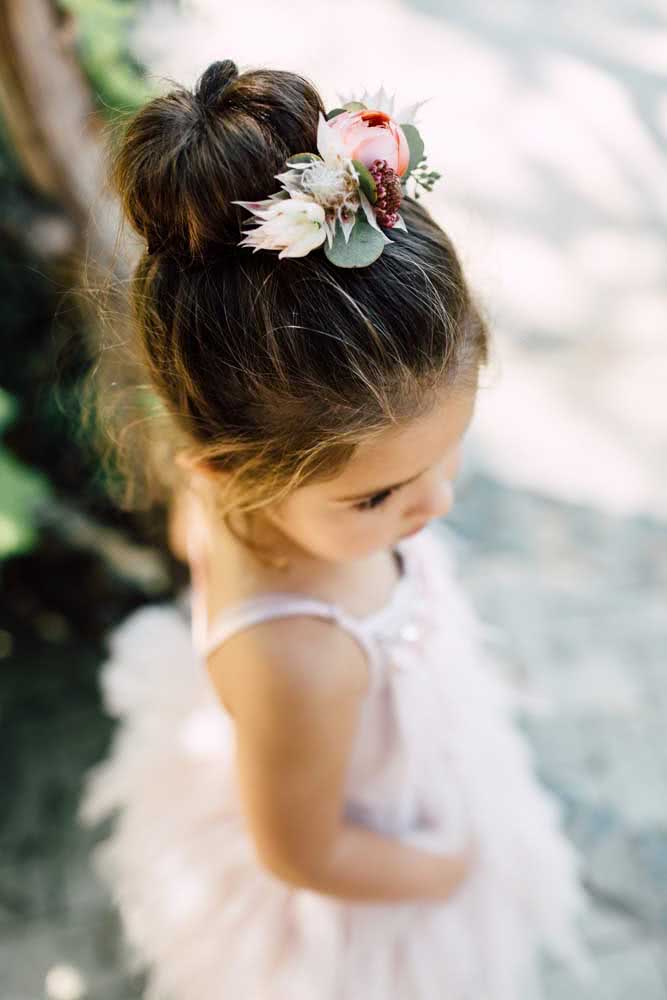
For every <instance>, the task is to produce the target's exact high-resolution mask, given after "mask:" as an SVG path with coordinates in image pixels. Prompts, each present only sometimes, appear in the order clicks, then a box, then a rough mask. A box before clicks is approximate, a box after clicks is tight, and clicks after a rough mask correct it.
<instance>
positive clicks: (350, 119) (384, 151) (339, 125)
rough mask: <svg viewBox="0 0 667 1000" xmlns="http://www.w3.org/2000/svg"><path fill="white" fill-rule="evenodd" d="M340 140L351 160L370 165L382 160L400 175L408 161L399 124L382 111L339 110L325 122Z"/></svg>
mask: <svg viewBox="0 0 667 1000" xmlns="http://www.w3.org/2000/svg"><path fill="white" fill-rule="evenodd" d="M329 127H330V128H332V129H335V130H336V132H338V133H339V137H340V138H341V139H342V142H343V146H344V147H345V152H346V154H347V156H349V157H350V159H351V160H359V161H360V162H361V163H363V164H364V166H365V167H370V166H371V165H372V164H373V162H374V161H375V160H386V161H387V165H388V166H389V167H391V169H392V170H394V171H395V172H396V173H397V174H398V176H399V177H400V176H401V175H402V174H404V173H405V171H406V170H407V169H408V164H409V163H410V147H409V145H408V140H407V139H406V137H405V132H404V131H403V129H402V128H401V126H400V125H397V124H396V122H395V121H394V120H393V119H392V118H390V117H389V115H388V114H385V112H384V111H372V110H370V109H369V108H365V109H364V110H363V111H343V112H342V113H341V114H339V115H336V117H335V118H332V119H331V121H330V122H329Z"/></svg>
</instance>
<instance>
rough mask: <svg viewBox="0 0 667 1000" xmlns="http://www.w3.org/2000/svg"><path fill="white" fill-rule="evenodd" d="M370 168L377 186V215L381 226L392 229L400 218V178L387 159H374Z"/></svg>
mask: <svg viewBox="0 0 667 1000" xmlns="http://www.w3.org/2000/svg"><path fill="white" fill-rule="evenodd" d="M368 169H369V171H370V173H371V176H372V178H373V180H374V181H375V187H376V188H377V201H376V202H375V204H374V205H373V209H374V210H375V217H376V219H377V221H378V223H379V224H380V225H381V226H384V227H385V228H386V229H390V228H391V227H392V226H393V225H394V224H395V223H396V221H397V220H398V209H399V206H400V204H401V199H402V197H403V195H402V192H401V182H400V179H399V177H398V175H397V174H396V171H395V170H392V168H391V167H390V166H389V165H388V163H387V161H386V160H373V163H372V164H371V166H370V167H369V168H368Z"/></svg>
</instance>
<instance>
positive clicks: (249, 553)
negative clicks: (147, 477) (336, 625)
mask: <svg viewBox="0 0 667 1000" xmlns="http://www.w3.org/2000/svg"><path fill="white" fill-rule="evenodd" d="M197 492H198V494H199V496H200V497H201V498H202V500H203V501H204V502H203V503H202V504H200V505H199V506H200V510H201V512H202V514H203V516H204V520H205V531H204V533H203V544H204V553H203V554H204V558H205V561H206V564H207V576H208V577H209V583H210V585H211V587H212V589H213V590H214V591H215V592H216V593H217V595H218V599H219V601H220V602H222V603H226V602H227V601H228V600H236V599H238V598H244V597H247V596H252V595H253V594H255V593H257V592H261V591H264V590H274V589H275V590H285V591H296V592H299V593H309V594H311V595H312V596H313V597H319V598H321V599H324V600H331V601H338V600H340V599H341V598H342V597H345V596H346V597H348V598H349V599H351V600H352V602H353V604H355V605H357V610H358V613H359V614H363V613H365V612H366V611H367V610H374V608H370V609H368V608H367V607H366V605H367V602H368V594H369V592H370V593H371V594H374V593H375V594H376V593H378V592H380V593H386V594H388V593H390V591H391V588H392V587H393V585H394V583H395V579H396V564H395V560H394V558H393V556H392V554H391V552H383V551H379V552H376V553H374V554H373V555H372V556H369V557H368V558H366V559H363V560H359V561H354V562H349V563H332V562H330V561H327V560H324V559H321V558H320V557H318V556H314V555H312V554H311V553H309V552H307V551H306V550H305V549H303V548H302V547H301V546H299V545H298V544H297V543H296V542H294V541H293V540H292V539H291V538H289V537H288V536H287V535H286V534H284V533H283V532H282V531H281V530H280V527H279V526H278V525H276V524H275V523H274V522H272V521H271V520H270V519H269V518H267V517H264V516H262V514H261V511H257V512H253V516H238V515H237V516H234V515H231V516H230V517H229V523H230V525H231V529H232V530H230V527H228V525H227V524H226V523H225V521H224V519H223V518H222V516H221V515H220V514H219V513H218V512H217V511H216V509H215V505H214V503H213V502H212V496H211V494H210V493H209V494H208V496H202V494H201V492H200V491H197ZM237 531H238V534H239V536H240V538H239V537H237V535H236V532H237ZM241 539H247V543H246V542H244V541H242V540H241ZM215 603H218V601H217V600H216V601H215Z"/></svg>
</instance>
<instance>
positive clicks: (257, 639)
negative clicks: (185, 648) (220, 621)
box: [206, 609, 370, 718]
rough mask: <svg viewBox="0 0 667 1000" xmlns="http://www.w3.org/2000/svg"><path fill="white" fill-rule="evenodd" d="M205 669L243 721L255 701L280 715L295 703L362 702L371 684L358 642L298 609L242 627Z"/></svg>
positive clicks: (335, 625)
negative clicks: (348, 697)
mask: <svg viewBox="0 0 667 1000" xmlns="http://www.w3.org/2000/svg"><path fill="white" fill-rule="evenodd" d="M206 669H207V673H208V675H209V677H210V679H211V682H212V684H213V687H214V688H215V691H216V694H217V696H218V698H219V700H220V701H221V703H222V705H223V707H224V708H225V709H226V711H227V712H228V713H229V714H230V715H231V716H232V717H234V718H238V716H239V711H240V709H241V707H242V706H247V705H248V704H249V703H251V702H256V703H257V704H263V705H266V706H273V708H274V709H275V710H276V711H278V712H280V711H281V710H282V709H281V706H283V707H287V706H289V705H290V704H291V703H292V702H293V701H294V700H296V701H298V702H300V703H301V704H304V703H306V702H309V701H310V702H312V707H313V709H315V708H316V706H317V704H318V703H320V702H321V700H322V699H324V700H329V701H331V700H334V701H335V699H336V698H337V697H339V696H346V695H357V696H358V697H359V698H361V697H363V695H364V693H365V692H366V690H367V689H368V686H369V684H370V678H369V665H368V657H367V655H366V653H365V651H364V649H363V648H362V647H361V646H360V644H359V641H358V638H357V637H356V636H354V635H352V634H350V633H349V632H347V631H345V630H344V629H342V628H340V627H339V623H338V622H337V621H336V620H335V618H334V617H325V616H324V615H315V614H313V613H312V612H310V613H309V612H308V611H307V610H304V611H303V612H302V613H299V612H298V609H295V612H294V613H292V614H289V615H275V616H272V617H268V618H257V619H256V620H255V621H251V622H248V624H245V626H244V627H242V628H237V629H235V630H234V631H233V633H232V634H230V635H229V636H228V637H227V638H226V640H225V641H224V642H220V643H218V644H216V645H215V648H213V649H212V650H211V652H209V653H208V655H207V656H206Z"/></svg>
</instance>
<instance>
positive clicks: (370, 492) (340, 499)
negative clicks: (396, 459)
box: [336, 469, 426, 503]
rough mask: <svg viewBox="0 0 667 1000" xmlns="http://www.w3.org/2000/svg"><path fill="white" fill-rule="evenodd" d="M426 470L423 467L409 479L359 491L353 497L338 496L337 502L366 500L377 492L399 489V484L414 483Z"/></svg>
mask: <svg viewBox="0 0 667 1000" xmlns="http://www.w3.org/2000/svg"><path fill="white" fill-rule="evenodd" d="M424 472H426V469H422V471H421V472H417V473H415V475H414V476H410V478H409V479H404V480H403V481H402V482H400V483H392V485H391V486H382V487H380V488H379V489H377V490H366V492H365V493H358V494H357V495H356V496H353V497H338V499H337V500H336V503H345V502H347V501H349V500H366V499H367V497H373V496H375V494H376V493H385V492H386V491H387V490H397V489H398V488H399V486H407V484H408V483H412V482H414V480H415V479H419V477H420V476H421V475H422V474H423V473H424Z"/></svg>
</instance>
